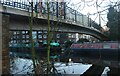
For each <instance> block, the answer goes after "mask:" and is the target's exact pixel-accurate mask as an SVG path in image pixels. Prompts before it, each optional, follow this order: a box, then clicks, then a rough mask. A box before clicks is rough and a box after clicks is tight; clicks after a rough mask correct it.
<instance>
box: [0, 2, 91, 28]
mask: <svg viewBox="0 0 120 76" xmlns="http://www.w3.org/2000/svg"><path fill="white" fill-rule="evenodd" d="M37 3H38V2H34V8H33V9H34V16H35V17H37V18H40V19H47V10H46V9H47V8H46V6H45V5H44V6H43V9H42V10H40V8H37V9H36V8H35V5H36V4H37ZM50 5H52V7H51V8H50V19H51V20H54V21H58V20H59V21H60V22H62V23H68V24H73V25H77V26H83V27H89V28H90V27H91V26H89V24H90V23H89V22H90V21H88V20H90V18H88V17H87V16H85V15H83V14H81V13H79V12H78V11H76V10H74V9H72V8H70V7H68V6H67V5H66V4H64V3H63V4H62V5H60V4H57V2H56V3H55V2H53V3H51V4H50ZM2 6H3V7H2ZM61 6H63V7H61ZM30 9H31V6H30V4H29V2H25V1H23V2H22V1H21V0H20V1H18V2H16V1H13V0H9V1H7V0H1V1H0V12H4V13H10V14H18V15H23V16H29V15H30V12H31V11H30ZM36 10H39V12H38V11H37V12H36ZM40 11H41V12H40ZM92 29H93V28H92Z"/></svg>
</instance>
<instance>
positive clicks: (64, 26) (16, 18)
mask: <svg viewBox="0 0 120 76" xmlns="http://www.w3.org/2000/svg"><path fill="white" fill-rule="evenodd" d="M50 23H51V30H53V31H60V32H68V33H80V34H81V33H82V34H87V35H91V36H93V37H95V38H97V39H99V40H107V37H106V36H105V35H104V34H102V33H101V32H99V31H96V30H93V29H90V28H87V27H83V26H77V25H73V24H69V23H62V22H58V21H52V20H51V22H50ZM9 28H10V30H29V17H27V16H20V15H14V14H10V27H9ZM33 30H47V20H45V19H38V18H34V24H33Z"/></svg>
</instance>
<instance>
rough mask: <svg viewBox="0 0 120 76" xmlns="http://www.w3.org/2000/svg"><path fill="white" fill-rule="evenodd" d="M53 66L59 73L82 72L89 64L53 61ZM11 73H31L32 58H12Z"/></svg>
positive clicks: (78, 73)
mask: <svg viewBox="0 0 120 76" xmlns="http://www.w3.org/2000/svg"><path fill="white" fill-rule="evenodd" d="M54 65H55V67H56V69H57V71H58V73H61V74H77V75H80V74H83V73H84V72H85V71H86V70H87V69H88V68H89V67H90V66H92V65H91V64H82V63H72V62H70V63H68V65H66V64H65V63H62V62H55V64H54ZM11 66H12V67H11V73H12V74H29V73H33V72H32V70H33V65H32V60H30V59H23V58H19V57H16V58H13V60H11Z"/></svg>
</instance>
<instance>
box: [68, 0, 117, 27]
mask: <svg viewBox="0 0 120 76" xmlns="http://www.w3.org/2000/svg"><path fill="white" fill-rule="evenodd" d="M90 1H91V2H90ZM96 1H97V4H98V5H100V7H98V8H96ZM117 1H119V0H67V3H69V2H70V3H69V6H70V7H72V8H74V9H76V10H78V11H80V12H81V13H82V14H85V15H88V13H90V14H94V13H97V10H98V11H103V10H105V9H107V8H109V7H108V6H109V5H110V4H112V5H114V4H115V2H117ZM84 3H85V4H84ZM107 13H108V10H106V11H104V12H102V13H100V16H101V18H100V20H101V25H102V26H103V25H106V23H107ZM89 17H90V18H92V19H93V20H95V21H96V22H97V23H99V15H98V14H94V15H90V16H89Z"/></svg>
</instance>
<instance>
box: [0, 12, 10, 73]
mask: <svg viewBox="0 0 120 76" xmlns="http://www.w3.org/2000/svg"><path fill="white" fill-rule="evenodd" d="M0 74H3V75H6V74H10V57H9V16H8V15H4V14H2V13H0Z"/></svg>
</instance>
